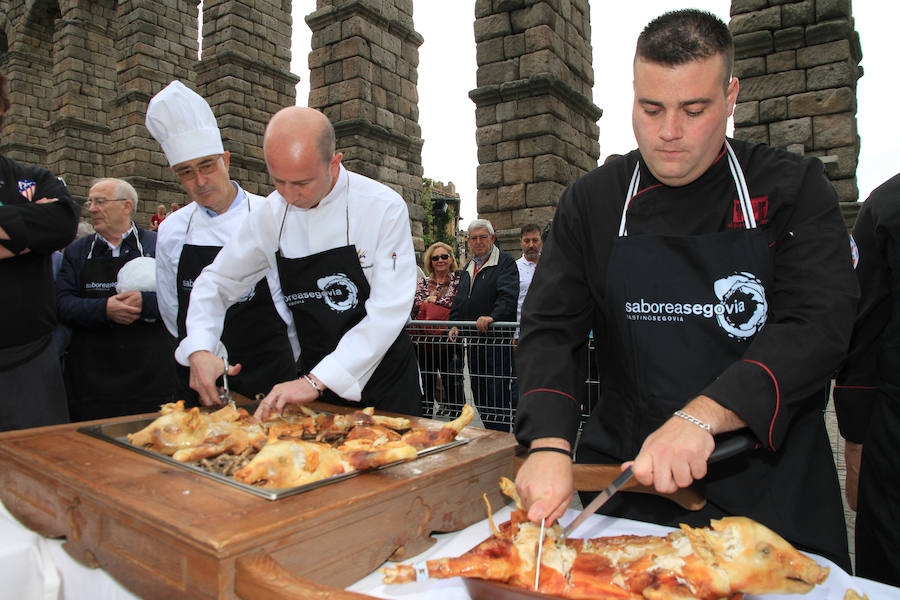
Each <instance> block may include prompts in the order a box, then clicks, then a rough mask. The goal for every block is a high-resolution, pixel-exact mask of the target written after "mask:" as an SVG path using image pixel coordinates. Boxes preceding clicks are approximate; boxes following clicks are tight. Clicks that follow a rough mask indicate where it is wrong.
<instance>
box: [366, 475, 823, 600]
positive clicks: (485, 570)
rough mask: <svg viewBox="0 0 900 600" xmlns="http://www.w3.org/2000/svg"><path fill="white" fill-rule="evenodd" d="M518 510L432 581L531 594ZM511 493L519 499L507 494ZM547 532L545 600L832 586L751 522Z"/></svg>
mask: <svg viewBox="0 0 900 600" xmlns="http://www.w3.org/2000/svg"><path fill="white" fill-rule="evenodd" d="M501 487H503V488H504V493H507V495H510V497H514V499H515V500H516V506H517V510H515V511H514V512H513V513H512V515H511V518H510V520H509V521H507V522H506V523H503V524H502V525H501V526H500V529H499V530H498V529H497V528H496V527H494V523H493V519H491V529H492V531H494V535H493V536H492V537H490V538H488V539H487V540H485V541H484V542H482V543H481V544H479V545H478V546H476V547H475V548H473V549H472V550H470V551H469V552H467V553H465V554H463V555H462V556H459V557H455V558H441V559H436V560H429V561H427V563H426V564H427V569H428V576H429V577H438V578H446V577H456V576H465V577H477V578H481V579H488V580H492V581H499V582H503V583H507V584H509V585H513V586H516V587H520V588H524V589H533V587H534V577H535V570H536V564H537V560H538V556H537V549H538V542H539V539H538V538H539V536H540V526H539V525H535V524H534V523H531V522H530V521H528V519H527V513H526V512H525V511H524V509H523V508H522V506H521V502H519V501H518V498H517V497H515V494H514V486H513V484H512V482H510V481H509V480H506V481H505V482H504V483H503V484H502V485H501ZM510 490H512V493H510ZM561 532H562V529H561V528H560V526H559V525H558V524H555V525H553V526H552V527H548V528H546V530H545V535H544V540H543V548H542V551H541V556H540V563H541V570H540V581H539V583H538V591H540V592H543V593H546V594H550V595H555V596H559V597H562V598H584V599H586V598H610V599H611V598H629V599H637V598H651V599H663V598H696V599H701V600H707V599H709V600H712V599H717V598H739V597H740V595H741V594H802V593H806V592H808V591H810V590H811V589H812V588H813V587H814V586H815V585H817V584H821V583H823V582H824V581H825V579H826V578H827V577H828V568H826V567H821V566H819V565H818V564H817V563H816V562H815V561H813V560H812V559H810V558H808V557H806V556H804V555H803V554H801V553H800V552H798V551H797V550H796V549H795V548H794V547H793V546H791V545H790V544H789V543H788V542H787V541H785V540H784V539H783V538H781V537H780V536H779V535H777V534H776V533H774V532H773V531H771V530H770V529H768V528H766V527H765V526H763V525H760V524H759V523H756V522H755V521H752V520H751V519H747V518H745V517H725V518H723V519H718V520H713V521H712V522H711V523H710V526H709V527H703V528H693V527H688V526H687V525H682V526H681V529H680V530H679V531H673V532H672V533H670V534H668V535H667V536H664V537H663V536H634V535H621V536H614V537H605V538H597V539H590V540H581V539H567V540H563V539H562V536H561ZM381 571H382V573H383V574H384V579H383V581H384V582H385V583H404V582H411V581H415V580H416V570H415V569H414V568H413V567H412V566H408V565H398V566H396V567H387V568H384V569H381Z"/></svg>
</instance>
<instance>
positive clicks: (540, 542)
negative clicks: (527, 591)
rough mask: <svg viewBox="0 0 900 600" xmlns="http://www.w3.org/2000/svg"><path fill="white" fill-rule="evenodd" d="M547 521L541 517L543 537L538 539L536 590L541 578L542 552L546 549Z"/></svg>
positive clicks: (535, 574) (535, 569) (535, 575)
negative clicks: (545, 530)
mask: <svg viewBox="0 0 900 600" xmlns="http://www.w3.org/2000/svg"><path fill="white" fill-rule="evenodd" d="M546 523H547V519H541V539H540V540H538V549H537V557H536V558H535V559H534V561H535V563H536V564H535V567H534V591H537V589H538V581H540V579H541V554H542V553H543V552H542V551H543V549H544V525H545V524H546Z"/></svg>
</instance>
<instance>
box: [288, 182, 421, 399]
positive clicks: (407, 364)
mask: <svg viewBox="0 0 900 600" xmlns="http://www.w3.org/2000/svg"><path fill="white" fill-rule="evenodd" d="M347 185H348V191H347V192H345V193H347V194H348V209H347V210H348V214H347V245H345V246H340V247H338V248H333V249H331V250H325V251H323V252H319V253H317V254H312V255H310V256H305V257H301V258H285V257H284V256H282V254H281V251H280V250H279V251H278V253H277V254H276V259H277V261H278V275H279V277H280V279H281V291H282V293H283V294H284V299H285V302H286V303H287V305H288V308H290V309H291V313H292V314H293V315H294V324H295V326H296V328H297V337H298V338H299V339H300V348H301V351H300V372H301V373H308V372H309V371H310V370H311V369H312V368H314V367H315V366H316V365H317V364H319V361H321V360H322V359H323V358H324V357H325V356H327V355H328V354H330V353H331V352H333V351H334V349H335V348H337V345H338V342H340V340H341V338H342V337H343V336H344V334H345V333H347V332H348V331H349V330H350V329H351V328H352V327H353V326H355V325H356V324H357V323H359V322H360V321H361V320H362V319H363V317H365V316H366V306H365V303H366V300H368V299H369V294H370V291H371V290H370V287H369V281H368V279H366V276H365V274H364V273H363V270H362V267H361V266H360V264H359V256H358V255H357V252H356V246H355V245H353V244H350V232H349V229H350V215H349V181H348V183H347ZM287 210H288V209H287V208H285V213H284V214H285V217H286V216H287ZM281 227H282V231H283V229H284V218H282V224H281ZM280 236H281V232H279V238H280ZM421 393H422V392H421V386H420V384H419V369H418V365H417V363H416V353H415V348H414V346H413V344H412V341H411V340H410V339H409V336H408V335H407V334H406V332H405V331H401V332H400V334H399V335H398V336H397V338H396V339H395V340H394V342H393V343H392V344H391V346H390V347H389V348H388V350H387V352H386V353H385V355H384V357H383V358H382V359H381V362H380V363H379V364H378V366H377V367H376V368H375V371H374V372H373V373H372V377H371V378H370V379H369V381H368V382H366V385H365V387H364V388H363V391H362V399H361V401H360V402H353V401H347V400H343V399H341V398H340V397H339V396H337V395H336V394H334V393H333V392H332V391H331V390H326V392H325V394H324V396H323V397H322V400H323V401H324V402H330V403H333V404H339V405H343V406H353V407H359V408H361V407H364V406H374V407H375V408H376V409H378V410H384V411H390V412H396V413H402V414H407V415H415V416H418V415H420V414H421V411H422V403H421V401H420V396H421Z"/></svg>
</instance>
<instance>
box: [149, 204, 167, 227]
mask: <svg viewBox="0 0 900 600" xmlns="http://www.w3.org/2000/svg"><path fill="white" fill-rule="evenodd" d="M167 216H168V215H167V214H166V206H165V204H157V205H156V212H155V213H153V214H152V215H150V231H159V224H160V223H162V222H163V219H165V218H166V217H167Z"/></svg>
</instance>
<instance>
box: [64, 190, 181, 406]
mask: <svg viewBox="0 0 900 600" xmlns="http://www.w3.org/2000/svg"><path fill="white" fill-rule="evenodd" d="M137 199H138V198H137V192H135V190H134V188H133V187H132V186H131V185H130V184H129V183H128V182H126V181H123V180H121V179H100V180H99V181H97V182H96V183H94V185H93V186H91V189H90V191H89V192H88V201H87V202H86V203H85V206H86V207H87V209H88V211H89V212H90V214H91V220H92V221H93V225H94V230H95V231H96V233H95V234H93V235H89V236H86V237H83V238H81V239H79V240H77V241H75V242H72V243H71V244H70V245H69V246H68V247H67V248H66V250H65V252H64V256H63V263H62V266H61V267H60V270H59V274H58V275H57V279H56V286H57V301H58V311H59V318H60V321H61V322H62V323H64V324H66V325H68V326H69V327H71V328H72V341H71V344H70V346H69V354H68V359H67V363H66V384H67V388H68V394H69V412H70V414H71V417H72V420H73V421H81V420H88V419H100V418H106V417H115V416H121V415H128V414H136V413H143V412H152V411H156V410H159V406H160V404H163V403H165V402H170V401H171V400H172V397H173V393H174V386H175V361H174V358H172V352H173V348H172V343H171V342H170V340H169V336H168V333H167V332H166V329H165V327H164V326H163V323H162V320H161V319H160V316H159V309H158V308H157V304H156V292H155V265H151V266H149V267H148V269H149V270H150V274H151V280H152V282H153V284H152V285H150V286H147V287H148V288H151V289H152V290H153V291H136V290H130V291H122V292H121V293H117V290H116V284H117V281H118V279H119V277H118V275H119V270H120V269H121V268H122V267H123V266H124V265H125V264H126V263H128V262H130V261H132V260H133V259H136V258H139V257H142V256H143V257H153V256H155V253H156V232H153V231H148V230H146V229H142V228H139V227H137V226H136V225H135V224H134V221H132V214H133V213H134V207H135V206H136V205H137Z"/></svg>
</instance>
